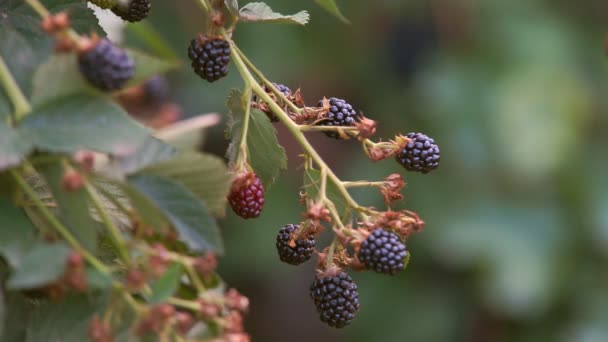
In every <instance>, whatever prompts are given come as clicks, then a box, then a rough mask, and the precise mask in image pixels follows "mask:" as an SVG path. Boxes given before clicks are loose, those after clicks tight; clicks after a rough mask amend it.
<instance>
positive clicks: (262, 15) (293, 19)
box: [239, 2, 310, 25]
mask: <svg viewBox="0 0 608 342" xmlns="http://www.w3.org/2000/svg"><path fill="white" fill-rule="evenodd" d="M239 19H240V20H241V21H245V22H247V21H258V22H270V23H280V24H299V25H306V24H307V23H308V19H310V16H309V15H308V12H306V11H300V12H298V13H296V14H292V15H283V14H281V13H277V12H274V11H273V10H272V8H270V7H269V6H268V5H266V4H265V3H263V2H252V3H249V4H247V5H245V6H243V7H242V8H241V10H240V11H239Z"/></svg>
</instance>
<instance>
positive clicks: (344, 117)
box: [317, 97, 361, 139]
mask: <svg viewBox="0 0 608 342" xmlns="http://www.w3.org/2000/svg"><path fill="white" fill-rule="evenodd" d="M317 106H319V107H321V106H323V100H321V101H319V104H318V105H317ZM359 121H361V115H360V114H358V113H357V112H356V111H355V110H354V109H353V106H351V105H350V104H348V103H347V102H346V101H344V100H342V99H338V98H335V97H330V98H329V112H328V113H327V118H325V119H324V120H323V121H321V122H320V123H319V125H321V126H354V125H355V123H357V122H359ZM324 133H325V134H326V135H327V136H328V137H331V138H335V139H341V138H340V134H338V132H329V131H328V132H324Z"/></svg>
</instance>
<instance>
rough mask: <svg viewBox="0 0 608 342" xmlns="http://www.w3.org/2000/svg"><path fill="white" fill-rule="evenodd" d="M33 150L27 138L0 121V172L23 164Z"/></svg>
mask: <svg viewBox="0 0 608 342" xmlns="http://www.w3.org/2000/svg"><path fill="white" fill-rule="evenodd" d="M31 150H32V143H31V142H30V141H29V140H28V139H27V137H26V136H24V135H23V134H22V133H21V132H19V131H18V130H15V129H13V128H12V127H10V126H9V125H8V124H6V122H5V121H4V120H0V171H1V170H4V169H7V168H10V167H13V166H15V165H19V164H21V161H22V160H23V159H24V157H25V156H26V155H27V154H28V153H29V152H30V151H31Z"/></svg>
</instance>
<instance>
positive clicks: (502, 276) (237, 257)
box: [128, 0, 608, 342]
mask: <svg viewBox="0 0 608 342" xmlns="http://www.w3.org/2000/svg"><path fill="white" fill-rule="evenodd" d="M267 2H268V3H269V4H270V5H271V6H272V7H273V9H275V10H276V11H279V12H282V13H293V12H296V11H299V10H301V9H307V10H309V11H310V13H311V22H310V23H309V25H308V26H305V27H297V26H290V25H270V24H241V25H240V26H239V27H238V29H237V31H236V33H235V39H236V41H237V43H238V44H239V45H240V46H241V48H242V50H244V52H245V53H246V54H247V55H248V56H249V57H250V58H251V59H252V60H253V61H254V63H255V64H256V65H257V66H258V67H259V68H260V69H261V70H263V71H264V72H265V74H266V75H267V76H268V77H269V78H270V79H272V80H274V81H276V82H279V83H284V84H286V85H288V86H290V87H291V88H297V87H301V88H302V91H303V94H304V97H305V99H306V100H307V103H308V104H310V105H313V104H315V103H316V102H317V101H318V99H320V98H321V97H322V96H327V97H330V96H336V97H342V98H345V99H347V100H348V101H349V102H350V103H352V104H353V105H354V106H355V107H357V108H358V109H359V110H361V111H363V112H364V113H365V115H366V116H368V117H370V118H372V119H375V120H378V121H379V130H378V134H377V137H378V138H384V139H389V138H392V137H393V136H394V134H395V133H407V132H411V131H421V132H425V133H426V134H428V135H430V136H432V137H433V138H434V139H435V140H436V142H437V143H438V144H439V146H440V148H441V153H442V161H441V165H440V167H439V169H438V170H436V171H434V172H432V173H430V174H428V175H419V174H412V173H405V172H404V169H402V168H400V166H399V165H398V164H397V163H395V162H394V161H392V160H386V161H384V162H379V163H371V162H370V161H368V160H367V159H366V157H365V156H364V155H363V153H362V152H361V150H360V147H359V146H358V144H356V143H355V142H353V141H335V140H332V139H327V138H325V137H324V136H322V135H315V134H311V135H310V138H311V140H312V141H313V142H314V144H315V146H317V147H318V149H319V151H320V152H322V154H323V156H324V157H325V158H326V160H327V161H329V162H330V164H331V165H332V167H333V168H334V169H335V171H336V172H337V173H338V174H339V175H340V176H341V177H342V178H343V179H346V180H357V179H369V180H376V179H381V178H383V177H384V176H386V175H388V174H389V173H393V172H400V173H402V174H403V176H404V177H405V179H406V181H407V183H408V185H407V188H406V190H405V195H406V197H405V201H404V202H403V203H402V204H401V207H402V208H409V209H411V210H414V211H416V212H418V213H419V214H420V215H421V216H422V218H423V219H424V220H425V221H426V222H427V225H426V228H425V230H424V231H423V232H422V233H420V234H417V235H414V236H412V237H411V238H410V239H409V240H408V249H409V250H410V251H411V253H412V260H411V262H410V266H409V268H408V270H407V271H406V272H404V273H403V274H401V275H399V276H397V277H387V276H383V275H378V274H373V273H356V274H353V277H354V278H355V280H356V281H357V283H358V284H359V289H360V301H361V311H360V313H359V315H358V317H357V319H356V320H355V321H354V322H353V324H352V325H351V326H349V327H347V328H345V329H342V330H333V329H331V328H328V327H326V326H325V325H324V324H322V323H321V322H320V321H318V318H317V314H316V312H315V309H314V306H313V304H312V302H311V301H310V299H309V298H308V287H309V284H310V282H311V281H312V277H313V274H314V273H313V272H314V271H313V263H312V262H311V263H308V264H305V265H303V266H300V267H293V266H289V265H286V264H283V263H281V262H279V260H278V257H277V256H276V250H275V247H274V243H275V235H276V232H277V231H278V229H279V228H280V227H281V226H283V225H285V224H287V223H295V222H298V221H299V220H300V213H299V212H300V211H301V207H300V206H299V204H298V191H299V187H300V186H301V178H302V174H301V169H298V166H299V165H300V163H301V159H299V157H298V154H299V153H300V150H299V149H298V147H297V145H296V144H295V142H294V141H293V140H291V139H290V137H289V134H288V133H287V132H286V131H285V130H283V129H282V128H280V127H278V129H279V133H280V139H281V142H282V143H283V144H284V146H285V147H286V148H287V151H288V153H289V157H290V168H289V171H287V172H284V173H283V174H282V177H281V179H280V181H279V182H278V184H276V185H274V186H273V187H271V188H270V189H269V190H268V191H267V202H266V203H267V204H266V208H265V210H264V212H263V214H262V216H261V217H260V218H259V219H257V220H248V221H243V220H241V219H239V218H236V217H235V216H234V215H233V214H232V213H229V214H228V217H227V218H226V219H225V220H223V221H222V226H223V231H224V234H225V238H226V255H225V256H224V257H223V258H222V259H221V265H220V273H221V274H222V275H223V276H224V277H225V279H226V281H227V282H228V283H229V284H231V285H233V286H236V287H237V288H238V289H239V290H240V291H241V292H243V293H244V294H245V295H247V296H248V297H249V298H250V300H251V311H250V313H249V315H248V316H247V329H248V331H249V332H250V333H251V335H252V338H253V340H254V341H313V340H314V341H406V340H407V341H585V342H587V341H608V270H607V268H606V261H607V260H608V181H606V179H605V177H606V175H607V172H606V171H608V158H607V157H608V154H607V151H608V150H607V148H606V147H607V144H608V134H607V133H608V119H607V116H606V114H605V113H608V108H607V107H608V96H606V94H608V73H607V71H608V68H607V61H606V57H605V56H604V52H603V50H604V48H603V46H604V35H605V32H606V24H607V23H608V16H607V15H606V14H607V13H608V2H606V1H603V0H587V1H577V2H573V1H567V0H544V1H541V0H539V1H529V0H512V1H504V0H483V1H479V0H478V1H475V0H459V1H456V0H453V1H439V0H437V1H425V0H407V1H405V0H383V1H373V2H368V1H347V0H343V1H339V4H340V6H341V8H342V10H343V13H344V14H345V15H346V16H347V17H348V18H349V19H350V20H351V22H352V24H351V25H344V24H343V23H341V22H339V21H338V20H337V19H335V18H334V17H332V16H331V15H329V14H327V13H326V12H324V11H323V10H322V9H320V8H318V7H317V6H315V4H314V2H313V1H279V0H274V1H267ZM193 3H194V2H191V1H179V2H173V1H156V2H155V3H154V8H153V10H152V12H151V18H150V20H151V23H153V25H154V27H155V28H156V29H157V30H158V31H159V32H160V33H161V35H162V36H163V37H164V38H165V39H166V40H167V41H168V42H169V44H170V45H171V47H172V48H173V49H174V50H175V51H176V53H177V54H179V56H180V57H181V58H182V59H183V60H184V63H183V67H182V69H181V70H180V71H178V72H174V73H172V74H170V75H169V77H170V81H171V84H172V90H173V97H174V99H175V100H176V101H177V102H178V103H180V104H181V105H183V108H184V113H185V114H187V115H194V114H199V113H204V112H219V113H225V112H226V110H225V107H224V103H225V97H226V96H227V94H228V92H229V89H230V88H233V87H240V86H241V81H240V79H239V77H238V73H237V71H236V70H235V69H234V68H233V69H232V70H231V73H230V75H229V77H228V78H227V79H224V80H222V81H219V82H216V83H213V84H208V83H206V82H204V81H201V80H200V79H199V78H197V77H196V76H195V75H194V73H192V72H191V71H190V69H189V65H188V62H187V60H186V59H187V57H186V46H187V44H188V43H189V40H190V39H191V38H192V37H194V36H195V35H196V33H197V32H198V31H199V30H202V29H203V28H204V27H205V22H204V21H203V19H202V15H201V14H200V12H199V11H198V10H197V9H196V8H195V6H194V4H193ZM243 4H244V1H241V5H243ZM128 39H129V40H130V42H131V43H132V44H137V43H138V42H137V38H134V37H132V36H130V37H129V38H128ZM226 147H227V142H226V141H225V140H224V138H223V125H222V126H221V127H220V126H218V127H215V128H214V129H212V130H211V132H210V134H209V135H208V137H207V141H206V144H205V147H204V148H205V149H206V150H210V151H213V152H215V153H218V154H220V155H223V151H224V150H225V148H226ZM253 148H255V147H253ZM355 195H356V198H357V199H358V200H360V202H361V203H364V204H368V205H374V206H378V207H381V206H382V203H381V198H380V196H379V194H378V193H376V192H374V191H358V192H356V193H355Z"/></svg>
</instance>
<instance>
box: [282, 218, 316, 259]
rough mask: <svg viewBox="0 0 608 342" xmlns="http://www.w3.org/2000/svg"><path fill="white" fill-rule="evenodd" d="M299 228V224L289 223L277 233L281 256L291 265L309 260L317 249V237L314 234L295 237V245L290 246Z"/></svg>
mask: <svg viewBox="0 0 608 342" xmlns="http://www.w3.org/2000/svg"><path fill="white" fill-rule="evenodd" d="M299 229H300V226H299V225H295V224H288V225H286V226H285V227H283V228H281V230H279V234H278V235H277V251H278V252H279V258H280V259H281V261H283V262H286V263H288V264H290V265H299V264H301V263H303V262H305V261H307V260H308V259H310V257H311V256H312V253H313V252H314V250H315V237H314V236H312V235H309V236H307V237H300V238H299V239H294V240H293V242H294V246H290V244H289V241H290V240H291V239H292V234H293V233H294V231H298V230H299Z"/></svg>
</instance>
